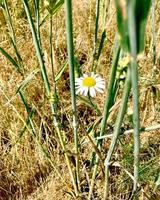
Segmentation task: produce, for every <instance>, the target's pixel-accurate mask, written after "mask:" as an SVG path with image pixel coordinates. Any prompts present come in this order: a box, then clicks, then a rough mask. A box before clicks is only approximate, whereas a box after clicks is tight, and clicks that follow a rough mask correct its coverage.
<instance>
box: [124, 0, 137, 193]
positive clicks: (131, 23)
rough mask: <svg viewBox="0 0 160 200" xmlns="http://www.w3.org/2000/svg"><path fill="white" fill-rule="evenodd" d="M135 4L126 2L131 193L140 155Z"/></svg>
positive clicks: (135, 179) (135, 187) (135, 188)
mask: <svg viewBox="0 0 160 200" xmlns="http://www.w3.org/2000/svg"><path fill="white" fill-rule="evenodd" d="M135 3H136V1H135V0H134V1H133V0H132V1H129V2H128V7H127V9H128V30H129V42H130V49H131V56H132V60H131V80H132V92H133V110H134V112H133V124H134V186H133V192H136V190H137V184H138V176H139V153H140V119H139V102H138V100H139V92H138V65H137V60H136V59H137V36H136V21H135V19H136V18H135V10H134V9H135Z"/></svg>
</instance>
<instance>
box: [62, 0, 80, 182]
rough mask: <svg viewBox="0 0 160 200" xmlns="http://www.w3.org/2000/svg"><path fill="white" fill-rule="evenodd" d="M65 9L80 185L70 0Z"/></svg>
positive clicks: (67, 1)
mask: <svg viewBox="0 0 160 200" xmlns="http://www.w3.org/2000/svg"><path fill="white" fill-rule="evenodd" d="M65 10H66V28H67V47H68V57H69V75H70V89H71V100H72V111H73V131H74V142H75V153H76V175H77V177H76V178H77V183H78V186H80V180H79V150H78V130H77V128H78V123H77V108H76V93H75V74H74V72H75V70H74V47H73V27H72V0H65Z"/></svg>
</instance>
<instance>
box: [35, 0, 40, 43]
mask: <svg viewBox="0 0 160 200" xmlns="http://www.w3.org/2000/svg"><path fill="white" fill-rule="evenodd" d="M39 1H40V0H34V7H35V16H36V30H37V37H38V40H39V43H40V46H41V35H40V4H39V3H40V2H39Z"/></svg>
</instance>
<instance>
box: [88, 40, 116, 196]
mask: <svg viewBox="0 0 160 200" xmlns="http://www.w3.org/2000/svg"><path fill="white" fill-rule="evenodd" d="M115 46H116V48H115V52H114V57H113V61H112V66H111V73H110V78H109V82H108V89H107V96H106V100H105V105H104V113H103V118H102V122H101V130H100V137H101V136H103V135H104V133H105V129H106V125H107V119H108V116H109V109H110V108H111V106H112V105H111V102H112V96H113V93H112V92H113V86H114V82H115V77H116V70H117V65H118V60H119V54H120V44H119V43H117V42H116V44H115ZM97 146H98V148H99V150H100V151H101V149H102V140H99V141H98V142H97ZM98 165H99V157H98V156H96V162H95V166H94V169H93V174H92V179H91V184H90V191H89V196H88V199H91V197H92V192H93V187H94V182H95V177H96V175H97V169H98Z"/></svg>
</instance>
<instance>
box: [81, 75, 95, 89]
mask: <svg viewBox="0 0 160 200" xmlns="http://www.w3.org/2000/svg"><path fill="white" fill-rule="evenodd" d="M82 85H83V86H85V87H93V86H95V85H96V81H95V79H94V78H92V77H86V78H84V79H83V83H82Z"/></svg>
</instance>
